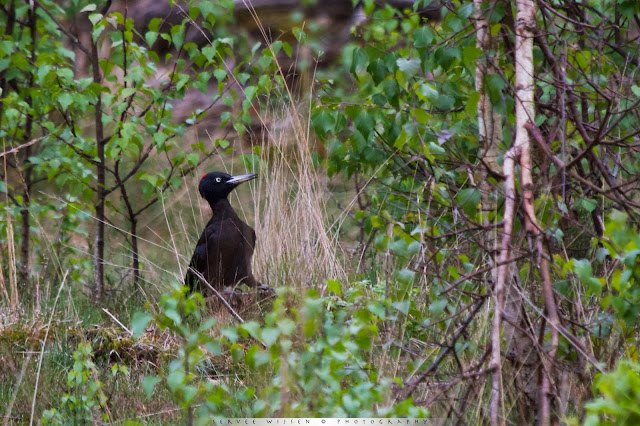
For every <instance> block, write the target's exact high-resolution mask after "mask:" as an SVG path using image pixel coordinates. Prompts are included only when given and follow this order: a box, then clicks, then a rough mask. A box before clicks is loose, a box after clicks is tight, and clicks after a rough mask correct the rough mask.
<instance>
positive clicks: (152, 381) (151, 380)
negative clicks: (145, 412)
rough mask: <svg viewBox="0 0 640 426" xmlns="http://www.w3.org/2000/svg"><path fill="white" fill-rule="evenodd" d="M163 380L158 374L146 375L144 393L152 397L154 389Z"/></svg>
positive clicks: (143, 384)
mask: <svg viewBox="0 0 640 426" xmlns="http://www.w3.org/2000/svg"><path fill="white" fill-rule="evenodd" d="M161 380H162V379H160V377H156V376H146V377H145V378H144V379H143V380H142V388H143V389H144V393H145V394H146V395H147V398H151V395H153V389H154V388H155V387H156V385H157V384H158V383H160V381H161Z"/></svg>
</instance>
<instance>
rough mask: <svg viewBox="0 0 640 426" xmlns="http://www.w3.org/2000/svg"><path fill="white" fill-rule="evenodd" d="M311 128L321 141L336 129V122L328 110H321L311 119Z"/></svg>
mask: <svg viewBox="0 0 640 426" xmlns="http://www.w3.org/2000/svg"><path fill="white" fill-rule="evenodd" d="M311 126H312V127H313V130H314V131H315V132H316V134H317V135H318V136H319V137H320V138H321V139H324V138H325V137H326V136H327V133H329V132H330V131H332V130H333V129H334V128H335V126H336V122H335V119H334V118H333V116H332V115H331V114H329V113H328V112H327V111H326V110H324V109H321V110H319V111H318V112H316V113H315V114H314V115H313V116H312V117H311Z"/></svg>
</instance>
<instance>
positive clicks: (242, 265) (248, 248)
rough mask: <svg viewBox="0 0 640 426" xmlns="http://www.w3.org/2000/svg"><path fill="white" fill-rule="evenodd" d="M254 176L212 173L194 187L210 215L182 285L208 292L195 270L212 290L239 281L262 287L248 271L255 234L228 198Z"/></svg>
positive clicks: (238, 282) (236, 283)
mask: <svg viewBox="0 0 640 426" xmlns="http://www.w3.org/2000/svg"><path fill="white" fill-rule="evenodd" d="M255 177H256V175H254V174H245V175H239V176H231V175H229V174H227V173H222V172H212V173H208V174H206V175H204V176H203V177H202V179H201V180H200V185H199V186H198V189H199V191H200V195H202V197H203V198H204V199H205V200H207V201H208V202H209V205H210V206H211V212H212V216H211V219H210V220H209V222H208V223H207V226H206V227H205V228H204V231H202V235H201V236H200V239H199V240H198V243H197V244H196V248H195V250H194V252H193V256H192V257H191V262H190V263H189V270H188V271H187V276H186V277H185V284H186V285H187V286H189V287H190V288H191V289H192V290H194V291H195V290H197V291H200V292H201V293H203V294H207V293H208V292H209V291H208V290H209V288H208V286H207V285H206V284H204V283H202V282H201V280H200V278H199V277H198V273H199V274H201V275H202V276H203V277H204V279H205V280H207V282H208V283H209V284H211V286H212V287H213V288H215V289H216V290H222V289H223V288H224V287H233V286H236V285H238V284H242V283H244V284H246V285H248V286H250V287H255V286H260V287H262V285H261V284H260V283H259V282H257V281H256V279H255V278H254V276H253V272H252V270H251V257H252V256H253V249H254V247H255V244H256V233H255V231H254V230H253V228H252V227H250V226H249V225H247V224H246V223H244V222H243V221H242V220H241V219H240V218H239V217H238V215H237V214H236V212H235V211H234V210H233V208H232V207H231V204H230V203H229V200H228V196H229V194H230V193H231V191H233V189H234V188H235V187H237V186H238V185H240V184H241V183H242V182H246V181H249V180H251V179H254V178H255ZM196 272H197V273H196Z"/></svg>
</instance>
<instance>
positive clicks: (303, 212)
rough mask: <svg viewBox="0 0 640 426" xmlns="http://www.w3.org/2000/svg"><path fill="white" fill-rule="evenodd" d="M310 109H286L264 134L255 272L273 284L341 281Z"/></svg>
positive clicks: (257, 196) (319, 284) (342, 272)
mask: <svg viewBox="0 0 640 426" xmlns="http://www.w3.org/2000/svg"><path fill="white" fill-rule="evenodd" d="M306 114H308V113H301V112H300V109H298V108H292V107H284V108H283V109H282V110H280V111H279V114H277V115H278V117H277V118H276V120H275V122H276V123H277V125H274V126H271V127H270V128H269V129H268V131H267V132H265V139H266V140H265V144H264V149H263V150H262V155H261V156H262V160H263V161H264V162H265V163H266V164H267V168H266V170H264V172H263V173H262V175H261V176H260V178H259V180H258V183H257V187H256V191H255V194H254V203H255V209H254V211H255V219H254V223H255V230H256V234H257V236H258V241H257V247H256V251H255V254H254V267H255V269H256V276H258V277H261V278H262V279H264V280H265V281H266V282H268V283H269V284H270V285H272V286H280V285H288V286H291V287H294V288H304V287H309V286H315V287H318V288H319V289H320V290H321V291H322V289H323V288H324V284H325V283H326V280H327V279H328V278H333V279H339V280H344V279H346V275H347V274H346V272H345V269H344V267H343V265H342V264H341V262H340V257H339V255H338V246H337V245H336V244H335V243H334V241H335V238H334V236H332V235H331V234H330V232H331V231H330V230H329V224H328V220H327V214H326V201H327V194H328V191H327V190H326V182H327V176H326V175H325V174H323V172H322V170H321V169H320V168H316V167H315V166H314V162H313V157H312V152H313V149H312V147H313V140H312V139H311V137H310V132H309V129H308V123H309V120H308V117H307V116H306Z"/></svg>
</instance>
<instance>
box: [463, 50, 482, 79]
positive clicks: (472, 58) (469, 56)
mask: <svg viewBox="0 0 640 426" xmlns="http://www.w3.org/2000/svg"><path fill="white" fill-rule="evenodd" d="M481 55H482V50H481V49H478V48H477V47H475V46H467V47H465V48H464V49H462V62H463V63H464V66H465V67H467V69H468V70H469V71H470V72H471V73H472V74H473V73H474V72H475V70H476V62H477V61H478V58H479V57H480V56H481Z"/></svg>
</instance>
